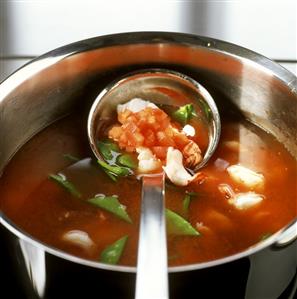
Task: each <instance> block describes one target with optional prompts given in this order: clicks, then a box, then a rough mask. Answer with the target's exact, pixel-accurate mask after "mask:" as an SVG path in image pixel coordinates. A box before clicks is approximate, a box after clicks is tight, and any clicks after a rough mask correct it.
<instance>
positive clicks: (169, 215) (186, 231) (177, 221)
mask: <svg viewBox="0 0 297 299" xmlns="http://www.w3.org/2000/svg"><path fill="white" fill-rule="evenodd" d="M165 213H166V223H167V232H168V233H169V234H173V235H185V236H199V235H200V233H199V232H198V231H197V230H196V229H195V228H194V227H193V226H192V225H191V224H190V223H189V222H188V221H186V220H185V219H184V218H183V217H181V216H179V215H178V214H176V213H174V212H172V211H171V210H169V209H166V212H165Z"/></svg>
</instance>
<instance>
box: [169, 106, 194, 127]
mask: <svg viewBox="0 0 297 299" xmlns="http://www.w3.org/2000/svg"><path fill="white" fill-rule="evenodd" d="M193 116H196V113H195V110H194V106H193V104H187V105H184V106H182V107H180V108H179V109H178V110H176V111H175V112H173V114H172V117H173V118H174V119H175V120H176V121H178V122H179V123H181V124H182V125H185V124H186V123H187V122H188V121H189V120H190V119H191V118H192V117H193Z"/></svg>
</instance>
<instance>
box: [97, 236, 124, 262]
mask: <svg viewBox="0 0 297 299" xmlns="http://www.w3.org/2000/svg"><path fill="white" fill-rule="evenodd" d="M127 240H128V236H124V237H122V238H121V239H119V240H117V241H116V242H114V243H113V244H111V245H109V246H107V247H106V248H105V249H104V250H103V251H102V253H101V255H100V262H102V263H106V264H112V265H115V264H117V263H118V261H119V259H120V258H121V255H122V253H123V251H124V248H125V246H126V243H127Z"/></svg>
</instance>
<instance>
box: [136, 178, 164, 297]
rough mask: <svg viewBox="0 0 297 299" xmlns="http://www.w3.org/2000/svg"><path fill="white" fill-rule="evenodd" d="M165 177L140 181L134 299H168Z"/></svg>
mask: <svg viewBox="0 0 297 299" xmlns="http://www.w3.org/2000/svg"><path fill="white" fill-rule="evenodd" d="M168 298H169V291H168V269H167V242H166V222H165V203H164V174H163V173H162V174H155V175H145V176H143V178H142V203H141V220H140V234H139V244H138V261H137V275H136V295H135V299H168Z"/></svg>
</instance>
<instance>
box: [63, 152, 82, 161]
mask: <svg viewBox="0 0 297 299" xmlns="http://www.w3.org/2000/svg"><path fill="white" fill-rule="evenodd" d="M63 157H64V158H65V159H67V160H69V161H72V162H78V161H79V160H80V159H79V158H77V157H75V156H72V155H71V154H64V155H63Z"/></svg>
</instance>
